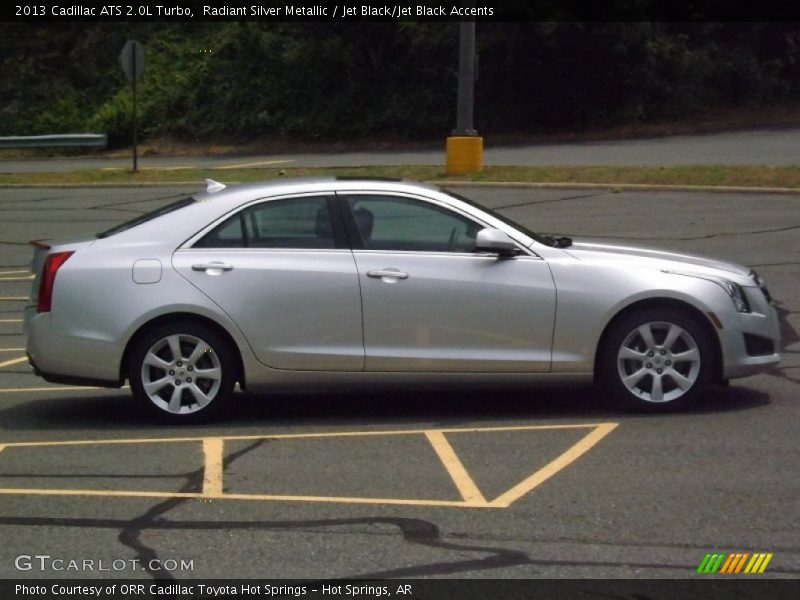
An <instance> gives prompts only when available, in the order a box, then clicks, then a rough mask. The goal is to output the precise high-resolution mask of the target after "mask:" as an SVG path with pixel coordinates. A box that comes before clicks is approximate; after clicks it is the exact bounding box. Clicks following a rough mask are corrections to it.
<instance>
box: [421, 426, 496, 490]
mask: <svg viewBox="0 0 800 600" xmlns="http://www.w3.org/2000/svg"><path fill="white" fill-rule="evenodd" d="M425 437H427V438H428V441H429V442H430V443H431V446H433V449H434V450H435V451H436V454H437V455H438V456H439V459H440V460H441V461H442V464H443V465H444V468H445V469H447V472H448V473H449V475H450V477H451V478H452V479H453V483H455V484H456V487H457V488H458V491H459V492H460V493H461V497H462V498H464V501H465V502H477V503H480V504H486V498H484V497H483V494H482V493H481V491H480V490H479V489H478V486H477V485H475V482H474V481H472V478H471V477H470V476H469V473H467V470H466V469H465V468H464V464H463V463H462V462H461V459H460V458H458V455H457V454H456V452H455V450H453V447H452V446H451V445H450V442H448V441H447V438H446V437H444V434H443V433H442V432H441V431H426V432H425Z"/></svg>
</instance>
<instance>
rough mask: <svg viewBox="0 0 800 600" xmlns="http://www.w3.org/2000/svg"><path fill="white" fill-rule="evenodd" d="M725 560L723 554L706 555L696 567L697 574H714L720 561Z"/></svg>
mask: <svg viewBox="0 0 800 600" xmlns="http://www.w3.org/2000/svg"><path fill="white" fill-rule="evenodd" d="M724 559H725V555H724V554H706V556H705V558H704V559H703V562H701V563H700V566H699V567H697V572H698V573H716V572H717V571H718V570H719V567H720V565H721V564H722V561H723V560H724Z"/></svg>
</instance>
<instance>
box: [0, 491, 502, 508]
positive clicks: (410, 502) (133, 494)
mask: <svg viewBox="0 0 800 600" xmlns="http://www.w3.org/2000/svg"><path fill="white" fill-rule="evenodd" d="M0 494H9V495H27V496H106V497H112V498H126V497H127V498H198V499H201V500H208V499H209V498H213V499H215V500H262V501H264V500H268V501H278V502H281V501H282V502H326V503H334V504H394V505H401V506H452V507H460V508H491V505H489V504H481V503H478V502H462V501H451V500H416V499H405V498H361V497H354V498H349V497H346V496H281V495H274V494H219V495H218V496H208V495H206V494H203V493H194V492H191V493H190V492H147V491H138V490H126V491H116V490H60V489H37V488H31V489H26V488H0Z"/></svg>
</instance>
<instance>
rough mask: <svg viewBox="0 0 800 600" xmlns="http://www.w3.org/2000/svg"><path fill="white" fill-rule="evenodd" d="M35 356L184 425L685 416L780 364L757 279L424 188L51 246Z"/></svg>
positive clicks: (269, 203) (215, 196)
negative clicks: (569, 393) (263, 406)
mask: <svg viewBox="0 0 800 600" xmlns="http://www.w3.org/2000/svg"><path fill="white" fill-rule="evenodd" d="M34 244H35V246H36V250H35V253H34V257H33V272H34V274H35V280H34V283H33V287H32V292H31V297H30V302H29V305H28V307H27V308H26V318H25V321H26V330H27V333H28V341H27V352H28V356H29V360H30V362H31V364H32V365H33V368H34V369H35V371H36V373H38V374H39V375H41V376H42V377H44V378H45V379H46V380H48V381H52V382H58V383H74V384H91V385H101V386H116V387H119V386H121V385H122V384H123V383H124V382H125V380H129V381H130V385H131V388H132V390H133V392H134V394H135V396H136V397H137V398H139V399H140V400H141V403H142V405H143V406H147V407H149V408H150V409H151V410H153V411H154V412H155V413H156V414H158V415H161V416H163V417H165V418H168V419H172V420H179V421H180V420H194V419H197V418H201V417H207V416H210V415H212V414H214V413H215V412H216V411H217V410H218V409H219V408H220V407H222V406H224V404H225V402H226V401H227V400H228V399H229V398H230V397H231V395H232V392H233V389H234V386H235V385H236V384H237V383H238V384H239V386H240V387H241V388H242V389H246V390H248V391H251V392H255V393H263V392H270V391H276V390H305V389H308V390H313V389H330V388H332V387H334V386H347V387H353V386H379V385H389V384H393V383H397V382H415V383H420V384H423V385H426V386H434V385H456V386H471V385H474V384H479V383H485V382H492V383H516V384H518V383H525V384H527V383H529V382H533V381H535V380H536V379H538V378H541V377H545V376H549V377H552V376H554V375H569V376H575V377H579V376H581V375H584V376H586V375H588V376H592V375H593V377H594V380H595V381H596V382H597V383H598V384H599V385H601V386H602V387H603V389H604V393H603V397H611V398H614V399H616V400H618V401H620V402H622V403H624V404H627V405H628V406H633V407H638V408H641V409H654V410H657V409H663V408H667V407H676V406H684V405H686V404H689V403H690V402H693V401H695V400H697V399H698V398H700V397H701V396H702V392H703V390H704V389H705V388H707V386H709V385H712V384H715V383H724V382H726V381H727V380H728V379H730V378H734V377H744V376H748V375H751V374H754V373H758V372H761V371H764V370H767V369H769V368H771V367H773V366H775V365H776V364H778V362H779V361H780V355H779V348H780V343H779V342H780V340H779V326H778V319H777V315H776V311H775V310H774V308H773V306H772V301H771V299H770V295H769V292H768V290H767V288H766V286H765V284H764V282H763V281H762V280H761V279H760V278H759V277H758V275H757V274H756V273H755V272H753V271H751V270H748V269H747V268H745V267H742V266H739V265H736V264H731V263H728V262H723V261H719V260H712V259H708V258H701V257H698V256H690V255H685V254H677V253H674V252H668V251H663V250H657V249H650V248H644V247H634V246H628V245H623V244H618V243H611V242H608V241H603V242H598V241H592V240H578V239H575V240H573V239H570V238H566V237H559V238H553V237H549V236H545V235H540V234H537V233H535V232H533V231H530V230H528V229H527V228H525V227H523V226H521V225H519V224H516V223H514V222H511V221H509V220H508V219H507V218H505V217H503V216H501V215H499V214H496V213H494V212H492V211H490V210H488V209H486V208H483V207H480V206H478V205H476V204H474V203H472V202H471V201H469V200H467V199H465V198H463V197H460V196H457V195H454V194H452V193H449V192H447V191H443V190H439V189H437V188H434V187H429V186H425V185H421V184H415V183H409V182H392V181H370V180H348V179H319V180H281V181H278V182H272V183H265V184H260V185H250V186H241V187H234V188H226V187H225V186H223V185H221V184H218V183H216V182H209V187H208V190H207V191H205V192H204V193H200V194H197V195H196V196H194V197H191V198H186V199H184V200H181V201H179V202H176V203H174V204H170V205H168V206H165V207H163V208H161V209H159V210H156V211H154V212H152V213H148V214H146V215H144V216H141V217H138V218H136V219H134V220H132V221H129V222H127V223H124V224H122V225H119V226H117V227H114V228H112V229H110V230H108V231H105V232H103V233H100V234H98V235H96V236H91V237H85V238H80V239H67V240H60V241H54V242H41V241H39V242H35V243H34Z"/></svg>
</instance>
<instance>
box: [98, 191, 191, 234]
mask: <svg viewBox="0 0 800 600" xmlns="http://www.w3.org/2000/svg"><path fill="white" fill-rule="evenodd" d="M194 202H195V199H194V198H191V197H190V198H182V199H181V200H178V201H177V202H172V203H171V204H167V205H166V206H162V207H161V208H157V209H155V210H153V211H150V212H149V213H145V214H143V215H139V216H138V217H134V218H133V219H131V220H130V221H125V222H124V223H120V224H119V225H115V226H114V227H112V228H111V229H108V230H106V231H103V232H101V233H98V234H97V237H99V238H107V237H109V236H112V235H114V234H117V233H122V232H123V231H127V230H128V229H133V228H134V227H136V226H137V225H141V224H142V223H147V222H148V221H152V220H153V219H156V218H158V217H160V216H162V215H166V214H167V213H171V212H173V211H175V210H180V209H181V208H183V207H185V206H189V205H190V204H194Z"/></svg>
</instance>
